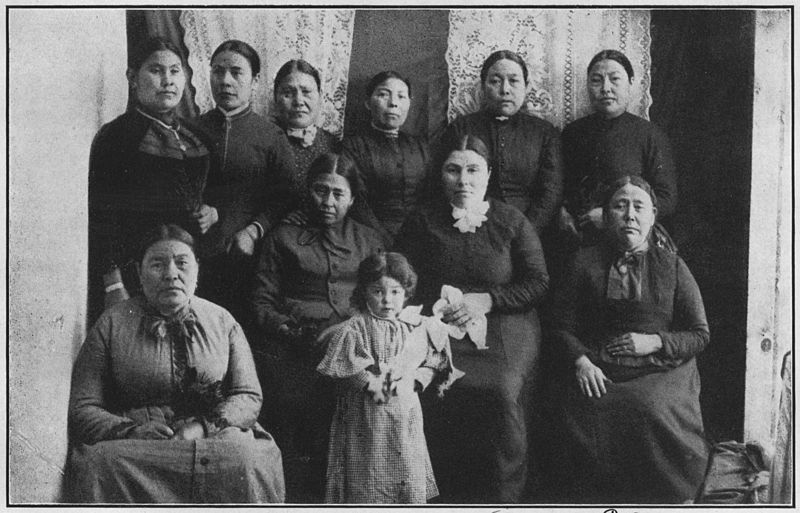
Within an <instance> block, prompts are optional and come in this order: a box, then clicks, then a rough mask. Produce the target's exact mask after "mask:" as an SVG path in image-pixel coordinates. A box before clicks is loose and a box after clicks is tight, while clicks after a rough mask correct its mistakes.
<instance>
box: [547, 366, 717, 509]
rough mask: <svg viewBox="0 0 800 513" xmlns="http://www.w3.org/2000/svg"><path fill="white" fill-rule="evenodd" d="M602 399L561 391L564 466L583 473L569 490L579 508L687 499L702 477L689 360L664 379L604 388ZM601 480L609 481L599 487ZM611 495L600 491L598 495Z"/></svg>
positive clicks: (568, 387)
mask: <svg viewBox="0 0 800 513" xmlns="http://www.w3.org/2000/svg"><path fill="white" fill-rule="evenodd" d="M607 390H608V393H607V394H606V395H604V396H603V397H602V398H599V399H597V398H587V397H585V396H583V395H582V394H581V393H580V391H579V390H578V388H577V387H576V386H575V384H574V383H572V382H569V383H565V384H564V386H563V387H562V391H563V397H564V401H565V402H564V408H563V412H564V421H565V423H566V429H567V432H568V433H569V435H570V437H571V440H572V442H571V443H566V444H564V450H565V455H566V454H567V453H570V454H569V456H570V457H569V458H566V459H568V460H571V461H572V462H573V463H575V464H579V467H578V468H583V469H584V470H585V472H583V476H581V477H577V476H576V478H575V479H576V482H575V483H571V485H572V486H573V488H574V489H575V491H574V493H576V494H579V495H583V496H577V497H573V499H575V500H577V501H578V502H581V501H586V500H590V499H597V500H600V501H606V500H619V499H624V500H626V501H628V502H631V501H633V502H654V501H656V502H658V501H663V502H675V501H676V499H680V498H681V497H683V498H684V500H685V499H688V498H692V497H693V495H694V492H695V490H693V486H694V485H693V483H700V482H701V481H702V476H703V474H704V472H705V466H706V458H707V444H706V441H705V438H704V436H703V421H702V416H701V413H700V403H699V391H700V379H699V375H698V373H697V366H696V364H695V362H694V360H691V361H690V362H687V363H685V364H683V365H681V366H679V367H677V368H675V369H672V370H670V371H667V372H660V373H653V374H648V375H645V376H642V377H640V378H636V379H633V380H630V381H625V382H620V383H609V384H607ZM593 469H598V470H601V471H602V472H601V473H600V474H601V475H606V476H615V477H614V482H613V483H610V482H609V483H600V482H598V480H597V478H596V476H595V475H593V472H592V471H593ZM604 489H605V490H614V491H613V492H610V493H608V492H604V491H603V490H604Z"/></svg>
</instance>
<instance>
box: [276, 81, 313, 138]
mask: <svg viewBox="0 0 800 513" xmlns="http://www.w3.org/2000/svg"><path fill="white" fill-rule="evenodd" d="M275 93H276V94H275V96H276V98H277V101H276V102H275V103H276V107H277V110H278V117H279V118H280V120H281V121H282V122H283V123H284V124H285V125H286V126H287V127H289V128H308V127H309V126H311V125H313V124H314V122H315V121H316V120H317V113H318V112H319V107H320V94H319V89H317V82H316V80H314V77H312V76H311V75H309V74H307V73H303V72H302V71H297V70H295V71H292V72H291V73H289V74H288V75H286V77H284V79H283V80H281V82H280V83H279V84H278V90H277V91H276V92H275Z"/></svg>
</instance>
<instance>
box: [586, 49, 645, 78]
mask: <svg viewBox="0 0 800 513" xmlns="http://www.w3.org/2000/svg"><path fill="white" fill-rule="evenodd" d="M605 60H611V61H617V62H618V63H620V65H622V67H623V68H625V73H627V74H628V81H630V82H632V81H633V66H632V65H631V61H630V60H628V58H627V57H625V54H624V53H622V52H620V51H618V50H603V51H602V52H600V53H598V54H597V55H595V56H594V57H592V60H591V61H589V67H588V68H586V74H587V75H588V74H589V73H591V72H592V68H593V67H594V65H595V64H597V63H598V62H600V61H605Z"/></svg>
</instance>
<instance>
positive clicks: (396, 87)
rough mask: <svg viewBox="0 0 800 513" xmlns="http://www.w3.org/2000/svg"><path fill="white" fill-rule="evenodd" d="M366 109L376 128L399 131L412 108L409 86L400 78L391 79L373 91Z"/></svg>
mask: <svg viewBox="0 0 800 513" xmlns="http://www.w3.org/2000/svg"><path fill="white" fill-rule="evenodd" d="M366 107H367V110H368V111H369V112H370V114H371V115H372V122H373V123H374V124H375V126H377V127H378V128H382V129H384V130H395V129H398V128H400V127H401V126H403V123H405V122H406V117H407V116H408V109H409V107H411V97H410V96H409V94H408V86H407V85H406V83H405V82H403V81H402V80H400V79H398V78H389V79H387V80H386V81H384V82H382V83H380V84H378V87H376V88H375V90H374V91H372V95H371V96H370V97H369V99H368V100H367V103H366Z"/></svg>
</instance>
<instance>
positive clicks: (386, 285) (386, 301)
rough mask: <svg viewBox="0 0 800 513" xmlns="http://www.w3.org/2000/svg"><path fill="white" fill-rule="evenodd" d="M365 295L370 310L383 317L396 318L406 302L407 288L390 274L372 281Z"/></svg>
mask: <svg viewBox="0 0 800 513" xmlns="http://www.w3.org/2000/svg"><path fill="white" fill-rule="evenodd" d="M365 295H366V303H367V308H368V309H369V311H370V312H372V314H373V315H376V316H378V317H380V318H382V319H395V318H396V317H397V315H398V314H399V313H400V311H401V310H402V309H403V305H405V303H406V289H404V288H403V286H402V285H401V284H400V282H398V281H397V280H395V279H394V278H390V277H389V276H383V277H381V279H380V280H378V281H376V282H374V283H370V284H369V286H368V287H367V290H366V294H365Z"/></svg>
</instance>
